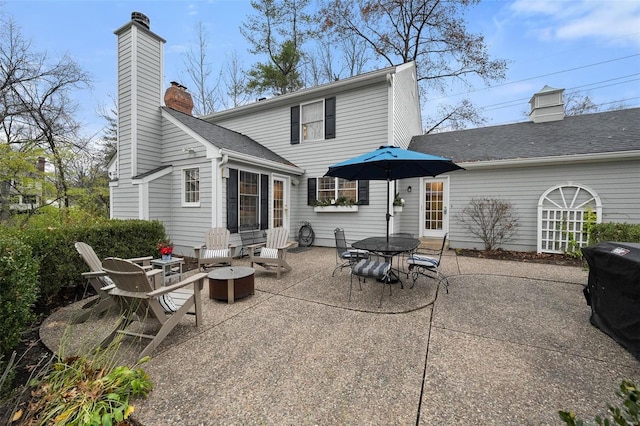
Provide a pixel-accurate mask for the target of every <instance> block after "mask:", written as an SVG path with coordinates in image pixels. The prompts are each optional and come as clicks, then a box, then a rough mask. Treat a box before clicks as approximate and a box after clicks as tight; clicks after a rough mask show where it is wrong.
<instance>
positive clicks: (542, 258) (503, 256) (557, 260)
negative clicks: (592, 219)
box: [456, 249, 584, 266]
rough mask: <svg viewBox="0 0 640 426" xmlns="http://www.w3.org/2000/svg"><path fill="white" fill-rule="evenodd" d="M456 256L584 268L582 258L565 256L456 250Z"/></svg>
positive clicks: (507, 251) (502, 251)
mask: <svg viewBox="0 0 640 426" xmlns="http://www.w3.org/2000/svg"><path fill="white" fill-rule="evenodd" d="M456 254H457V255H458V256H468V257H478V258H483V259H497V260H513V261H517V262H529V263H546V264H550V265H561V266H584V260H582V258H575V257H571V256H568V255H566V254H552V253H535V252H520V251H509V250H500V249H498V250H468V249H457V250H456Z"/></svg>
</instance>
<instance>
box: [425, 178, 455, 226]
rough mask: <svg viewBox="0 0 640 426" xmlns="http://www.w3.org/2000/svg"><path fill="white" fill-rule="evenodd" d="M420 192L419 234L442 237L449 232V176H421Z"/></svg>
mask: <svg viewBox="0 0 640 426" xmlns="http://www.w3.org/2000/svg"><path fill="white" fill-rule="evenodd" d="M420 192H421V194H420V198H421V207H420V217H421V233H420V235H421V236H423V237H438V238H442V237H444V234H445V233H447V232H449V214H448V212H449V178H448V177H446V176H445V177H441V178H422V184H421V191H420Z"/></svg>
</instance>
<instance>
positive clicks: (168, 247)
mask: <svg viewBox="0 0 640 426" xmlns="http://www.w3.org/2000/svg"><path fill="white" fill-rule="evenodd" d="M157 247H158V250H159V251H160V254H161V255H166V254H171V253H173V243H171V242H170V241H164V242H161V243H158V246H157Z"/></svg>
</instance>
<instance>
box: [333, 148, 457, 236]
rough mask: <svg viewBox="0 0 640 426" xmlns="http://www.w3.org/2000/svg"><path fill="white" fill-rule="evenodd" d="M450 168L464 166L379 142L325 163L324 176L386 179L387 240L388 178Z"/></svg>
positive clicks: (388, 213)
mask: <svg viewBox="0 0 640 426" xmlns="http://www.w3.org/2000/svg"><path fill="white" fill-rule="evenodd" d="M454 170H464V168H462V167H460V166H458V165H457V164H455V163H454V162H453V161H452V160H451V159H449V158H445V157H439V156H437V155H430V154H423V153H421V152H416V151H411V150H408V149H403V148H400V147H397V146H381V147H380V148H378V149H376V150H375V151H371V152H367V153H365V154H362V155H359V156H357V157H354V158H351V159H349V160H345V161H343V162H341V163H337V164H334V165H332V166H329V171H328V172H327V173H325V176H331V177H339V178H343V179H347V180H386V181H387V241H388V240H389V220H390V219H391V213H390V212H389V200H390V198H389V186H390V183H391V181H392V180H396V179H406V178H412V177H422V176H433V177H435V176H437V175H439V174H442V173H446V172H452V171H454Z"/></svg>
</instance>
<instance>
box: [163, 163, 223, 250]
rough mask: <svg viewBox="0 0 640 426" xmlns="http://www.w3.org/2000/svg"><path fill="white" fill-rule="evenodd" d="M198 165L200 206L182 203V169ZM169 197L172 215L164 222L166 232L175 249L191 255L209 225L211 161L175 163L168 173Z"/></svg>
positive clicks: (202, 239)
mask: <svg viewBox="0 0 640 426" xmlns="http://www.w3.org/2000/svg"><path fill="white" fill-rule="evenodd" d="M196 167H197V168H198V169H199V171H200V206H198V207H186V206H183V205H182V198H183V193H182V190H183V187H182V176H183V173H184V170H185V169H191V168H196ZM171 181H172V187H171V199H172V201H173V206H172V211H173V216H172V217H171V221H170V222H169V224H168V226H167V232H168V233H169V234H170V235H171V237H172V238H173V242H174V244H175V245H176V246H177V250H178V252H180V253H181V254H184V255H185V256H194V253H193V247H194V246H195V245H196V244H201V243H204V234H205V231H206V230H207V229H208V228H211V220H212V219H211V217H212V214H213V213H212V210H211V206H212V203H211V193H212V190H211V161H209V160H206V159H201V161H197V162H194V161H191V162H188V163H187V162H181V163H180V165H178V166H174V169H173V174H172V176H171Z"/></svg>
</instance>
